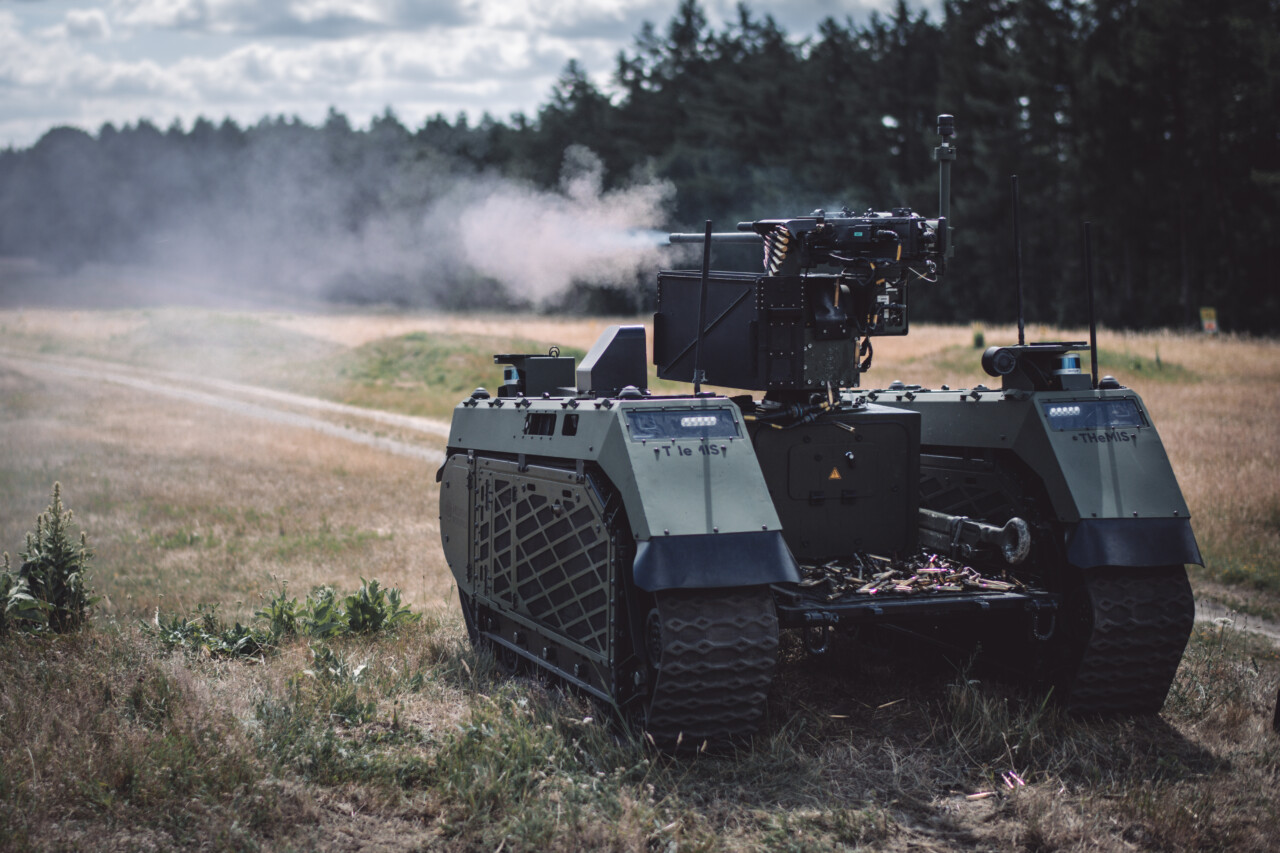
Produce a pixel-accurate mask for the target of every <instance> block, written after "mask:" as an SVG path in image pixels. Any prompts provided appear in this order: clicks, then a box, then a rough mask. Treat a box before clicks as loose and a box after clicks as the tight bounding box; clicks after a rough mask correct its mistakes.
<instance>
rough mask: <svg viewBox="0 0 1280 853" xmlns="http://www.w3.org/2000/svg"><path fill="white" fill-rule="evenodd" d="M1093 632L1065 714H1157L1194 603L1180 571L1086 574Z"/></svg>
mask: <svg viewBox="0 0 1280 853" xmlns="http://www.w3.org/2000/svg"><path fill="white" fill-rule="evenodd" d="M1085 589H1086V591H1087V592H1088V596H1089V599H1090V601H1091V603H1092V611H1093V631H1092V632H1091V633H1090V635H1089V638H1088V642H1087V643H1086V644H1085V648H1084V654H1083V657H1082V658H1081V659H1080V665H1079V667H1078V668H1077V669H1076V673H1075V678H1074V679H1072V680H1071V682H1070V683H1069V684H1066V685H1064V686H1065V687H1066V694H1067V702H1066V707H1067V710H1069V711H1071V712H1073V713H1078V714H1106V715H1111V714H1126V715H1127V714H1156V713H1159V711H1160V708H1161V707H1162V706H1163V705H1164V700H1165V696H1166V694H1168V692H1169V685H1170V684H1172V683H1173V677H1174V674H1175V673H1176V672H1177V669H1178V662H1179V661H1180V660H1181V659H1182V652H1183V649H1185V648H1186V645H1187V638H1188V637H1190V636H1191V628H1192V624H1193V623H1194V621H1195V599H1194V598H1193V597H1192V595H1191V585H1190V584H1189V583H1188V582H1187V573H1186V570H1185V569H1183V567H1181V566H1172V567H1165V568H1156V569H1138V568H1104V569H1100V570H1096V571H1092V572H1089V573H1088V574H1087V576H1086V580H1085Z"/></svg>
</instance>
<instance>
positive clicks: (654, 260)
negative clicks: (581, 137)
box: [432, 146, 675, 303]
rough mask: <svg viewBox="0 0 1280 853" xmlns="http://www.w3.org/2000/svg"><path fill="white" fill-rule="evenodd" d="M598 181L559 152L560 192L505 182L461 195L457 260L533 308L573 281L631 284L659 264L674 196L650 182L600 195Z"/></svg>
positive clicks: (583, 152)
mask: <svg viewBox="0 0 1280 853" xmlns="http://www.w3.org/2000/svg"><path fill="white" fill-rule="evenodd" d="M603 178H604V167H603V164H602V163H601V162H600V159H599V158H598V157H597V156H596V155H595V154H594V153H592V152H591V151H589V150H587V149H586V148H582V147H579V146H575V147H571V148H569V149H568V150H567V151H566V152H565V161H564V169H563V172H562V176H561V192H559V193H548V192H542V191H538V190H536V189H533V188H531V187H528V186H520V185H517V184H514V183H512V182H510V181H504V180H496V181H491V182H484V183H481V184H479V185H478V186H475V185H473V186H464V187H462V188H460V189H461V190H462V191H463V192H468V193H473V194H474V195H473V197H472V199H471V201H470V202H469V203H464V204H463V205H462V207H461V209H460V210H459V211H457V212H456V214H454V215H455V216H456V222H457V229H458V245H459V247H460V249H461V252H462V257H463V258H464V259H465V261H466V263H467V264H469V265H470V266H471V267H472V268H473V269H475V270H476V271H478V272H480V273H481V274H483V275H486V276H489V277H491V278H494V279H497V280H498V281H500V282H502V284H503V285H504V286H505V287H506V288H507V291H508V292H509V293H511V294H513V295H518V296H522V297H524V298H527V299H529V300H530V301H533V302H535V303H539V302H545V301H547V300H549V299H552V298H555V297H557V296H560V295H562V294H563V293H564V292H565V291H566V290H567V289H568V288H569V287H570V286H571V285H572V284H574V283H576V282H581V283H586V284H600V285H611V286H619V287H623V286H627V285H628V284H631V283H633V282H634V281H635V278H636V276H637V274H638V273H642V272H644V271H647V270H649V269H656V268H657V267H658V265H659V263H660V259H661V257H662V255H661V254H660V246H662V245H663V244H665V242H666V234H665V233H664V232H661V231H658V230H656V227H657V226H658V225H659V224H660V223H661V222H662V221H663V218H664V215H665V213H666V211H667V209H668V208H669V205H670V203H671V201H672V199H673V197H674V194H675V189H674V187H673V186H672V185H671V184H670V183H668V182H666V181H651V182H647V183H640V184H635V185H632V186H629V187H626V188H623V189H617V190H613V191H609V192H605V191H604V190H603V188H602V187H603ZM439 213H440V211H439V210H437V212H436V214H437V215H436V216H435V217H432V218H433V219H438V217H439Z"/></svg>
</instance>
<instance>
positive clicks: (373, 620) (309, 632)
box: [142, 578, 422, 659]
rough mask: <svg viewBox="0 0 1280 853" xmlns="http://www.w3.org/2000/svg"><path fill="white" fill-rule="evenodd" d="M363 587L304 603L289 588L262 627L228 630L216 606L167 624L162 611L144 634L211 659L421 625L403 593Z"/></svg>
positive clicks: (327, 590)
mask: <svg viewBox="0 0 1280 853" xmlns="http://www.w3.org/2000/svg"><path fill="white" fill-rule="evenodd" d="M360 580H361V585H360V589H358V590H356V591H355V592H354V593H352V594H351V595H346V596H340V595H339V594H338V593H337V591H335V590H334V588H333V587H331V586H318V587H316V588H315V589H313V590H312V591H311V594H310V595H308V596H307V598H306V599H305V600H304V601H302V602H299V601H298V600H297V599H296V598H289V596H288V585H287V584H285V585H282V586H281V588H280V592H279V593H277V594H276V595H274V596H273V597H272V598H271V599H270V600H268V601H267V603H266V606H264V607H263V608H262V609H261V610H259V611H257V612H256V613H255V614H254V616H255V617H257V619H258V620H259V622H260V623H261V624H257V625H247V626H246V625H241V624H240V623H239V622H236V623H235V624H234V625H231V626H228V625H227V624H225V623H224V622H223V621H222V620H221V619H220V618H219V617H218V612H217V607H216V606H211V605H204V604H202V605H199V606H198V607H197V608H196V613H195V614H194V615H192V616H176V615H175V616H171V617H169V618H168V619H167V620H166V619H164V618H162V617H161V615H160V613H159V612H158V611H157V612H156V616H155V619H154V620H153V621H152V623H151V624H150V625H143V626H142V628H143V631H144V632H146V633H147V634H149V635H151V636H153V637H155V638H156V639H157V640H159V641H160V643H161V645H163V646H164V647H165V648H168V649H174V648H184V649H187V650H188V651H193V652H197V653H201V654H206V655H209V656H210V657H230V658H249V659H256V658H259V657H261V656H262V655H263V654H265V653H267V652H269V651H270V650H271V649H272V648H273V647H275V646H277V645H279V644H280V642H281V641H283V640H287V639H291V638H293V637H299V636H302V637H310V638H312V639H317V640H330V639H333V638H335V637H343V636H348V635H352V634H374V633H379V632H383V631H392V630H395V629H396V628H398V627H400V626H402V625H408V624H411V623H413V622H417V621H418V620H419V619H421V618H422V615H421V614H420V613H413V612H411V611H410V610H409V608H408V607H406V606H404V603H403V601H402V599H401V597H400V590H398V589H395V588H393V587H391V588H384V587H382V585H381V584H379V583H378V582H377V581H376V580H373V581H366V580H364V578H361V579H360Z"/></svg>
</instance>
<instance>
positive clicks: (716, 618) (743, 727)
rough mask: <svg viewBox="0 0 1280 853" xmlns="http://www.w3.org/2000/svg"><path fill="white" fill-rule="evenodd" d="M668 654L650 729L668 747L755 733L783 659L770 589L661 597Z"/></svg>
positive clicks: (665, 653)
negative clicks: (779, 647)
mask: <svg viewBox="0 0 1280 853" xmlns="http://www.w3.org/2000/svg"><path fill="white" fill-rule="evenodd" d="M658 617H659V620H660V624H661V626H662V630H661V634H662V658H661V664H660V666H659V667H658V673H657V679H656V684H655V685H654V691H653V696H652V698H651V699H650V703H649V709H648V712H647V714H646V721H645V730H646V731H647V732H648V733H649V735H650V736H652V737H653V739H654V741H655V742H656V743H657V744H658V745H659V746H660V747H663V748H665V749H674V748H677V747H679V748H696V747H698V746H700V745H701V744H702V743H703V742H704V741H721V740H725V739H729V738H733V737H737V736H742V735H746V734H750V733H751V732H753V731H755V729H756V728H757V727H758V726H759V724H760V721H761V719H762V718H763V716H764V710H765V703H766V700H767V698H768V694H769V686H770V684H772V682H773V671H774V667H775V665H776V664H777V661H778V616H777V612H776V611H775V609H774V606H773V596H772V595H771V594H770V593H769V591H768V590H767V589H741V590H723V589H721V590H671V591H668V592H664V593H659V595H658Z"/></svg>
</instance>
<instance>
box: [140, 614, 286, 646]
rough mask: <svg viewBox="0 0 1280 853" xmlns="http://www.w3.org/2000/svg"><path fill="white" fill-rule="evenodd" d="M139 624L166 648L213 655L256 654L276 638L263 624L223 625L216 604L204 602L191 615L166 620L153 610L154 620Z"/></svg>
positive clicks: (272, 644) (272, 643) (271, 644)
mask: <svg viewBox="0 0 1280 853" xmlns="http://www.w3.org/2000/svg"><path fill="white" fill-rule="evenodd" d="M142 627H143V631H144V632H145V633H147V634H150V635H151V636H153V637H155V638H156V639H157V640H159V642H160V644H161V645H162V646H164V647H165V648H167V649H173V648H179V647H180V648H184V649H187V650H189V651H193V652H197V653H199V654H203V655H207V656H209V657H215V658H260V657H262V656H263V655H264V654H266V653H267V652H268V651H270V650H271V648H272V647H273V646H274V645H275V641H276V637H275V636H274V635H273V634H272V633H271V632H270V631H269V630H268V629H267V628H262V627H252V626H245V625H241V624H240V623H239V622H236V623H235V624H234V625H227V624H226V623H225V622H223V621H222V619H221V618H220V617H219V616H218V608H217V606H216V605H207V604H201V605H199V606H197V607H196V614H195V616H192V617H186V618H184V617H181V616H172V617H170V618H169V619H168V621H165V620H164V619H162V618H161V617H160V613H159V612H158V611H157V612H156V618H155V621H154V622H153V623H152V624H151V625H143V626H142Z"/></svg>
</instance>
